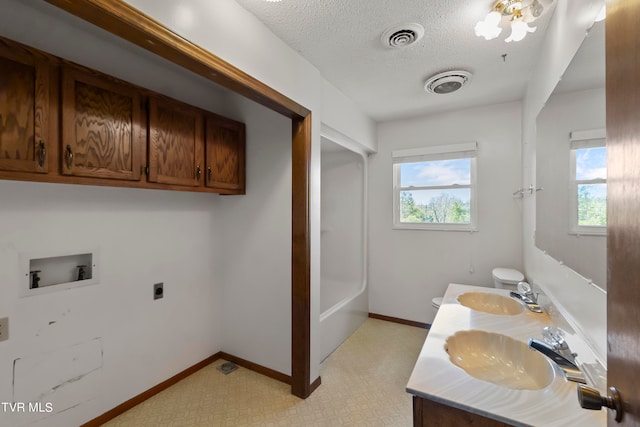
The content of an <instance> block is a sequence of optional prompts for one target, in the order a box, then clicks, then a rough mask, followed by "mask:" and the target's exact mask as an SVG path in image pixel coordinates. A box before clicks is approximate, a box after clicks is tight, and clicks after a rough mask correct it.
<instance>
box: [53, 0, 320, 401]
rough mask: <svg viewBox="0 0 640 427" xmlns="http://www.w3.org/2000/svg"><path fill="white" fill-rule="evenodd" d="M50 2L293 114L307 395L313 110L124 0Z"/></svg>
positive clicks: (295, 237)
mask: <svg viewBox="0 0 640 427" xmlns="http://www.w3.org/2000/svg"><path fill="white" fill-rule="evenodd" d="M45 1H46V2H47V3H50V4H52V5H54V6H56V7H58V8H60V9H62V10H64V11H66V12H69V13H71V14H72V15H75V16H77V17H78V18H80V19H82V20H84V21H87V22H90V23H91V24H94V25H96V26H97V27H99V28H102V29H103V30H106V31H108V32H110V33H112V34H114V35H116V36H118V37H120V38H122V39H125V40H127V41H129V42H131V43H133V44H135V45H138V46H140V47H142V48H143V49H145V50H148V51H150V52H152V53H154V54H156V55H158V56H160V57H162V58H164V59H167V60H169V61H171V62H173V63H175V64H178V65H180V66H182V67H184V68H185V69H187V70H190V71H192V72H194V73H196V74H198V75H201V76H203V77H204V78H206V79H208V80H210V81H212V82H215V83H217V84H219V85H220V86H222V87H225V88H227V89H229V90H231V91H233V92H235V93H237V94H239V95H242V96H245V97H247V98H249V99H251V100H253V101H255V102H257V103H258V104H261V105H263V106H265V107H267V108H269V109H271V110H273V111H276V112H278V113H280V114H282V115H284V116H286V117H289V118H291V120H292V138H291V143H292V155H291V157H292V165H293V172H292V212H291V214H292V216H291V218H292V219H291V227H292V236H291V250H292V256H291V259H292V265H291V306H292V311H291V355H292V359H291V392H292V393H293V394H294V395H296V396H298V397H301V398H306V397H308V396H309V395H310V394H311V393H312V392H313V390H314V389H315V388H316V387H317V386H318V385H319V384H320V379H319V378H318V379H316V380H315V381H314V382H313V383H311V347H310V342H311V327H310V325H311V292H310V290H311V286H310V284H311V278H310V271H311V269H310V265H311V243H310V242H311V238H310V221H309V219H310V203H309V200H310V199H309V195H310V168H311V161H310V159H311V111H310V110H308V109H307V108H305V107H303V106H302V105H300V104H298V103H297V102H295V101H293V100H291V99H290V98H288V97H286V96H284V95H283V94H281V93H279V92H278V91H276V90H275V89H273V88H271V87H269V86H267V85H266V84H264V83H262V82H261V81H259V80H257V79H255V78H253V77H251V76H250V75H248V74H247V73H245V72H243V71H242V70H240V69H238V68H236V67H234V66H233V65H231V64H229V63H228V62H226V61H224V60H222V59H221V58H219V57H217V56H216V55H214V54H212V53H211V52H209V51H207V50H205V49H203V48H201V47H200V46H197V45H196V44H194V43H192V42H190V41H188V40H186V39H184V38H182V37H180V36H179V35H177V34H176V33H174V32H172V31H171V30H169V29H168V28H167V27H165V26H163V25H162V24H160V23H159V22H157V21H156V20H154V19H153V18H151V17H149V16H147V15H145V14H144V13H142V12H141V11H139V10H137V9H135V8H134V7H132V6H130V5H129V4H127V3H125V2H123V1H121V0H74V1H69V0H45Z"/></svg>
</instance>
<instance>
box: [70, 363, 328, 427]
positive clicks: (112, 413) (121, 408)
mask: <svg viewBox="0 0 640 427" xmlns="http://www.w3.org/2000/svg"><path fill="white" fill-rule="evenodd" d="M220 359H224V360H228V361H229V362H233V363H235V364H236V365H240V366H242V367H244V368H247V369H250V370H252V371H255V372H257V373H259V374H262V375H264V376H267V377H269V378H273V379H274V380H277V381H281V382H283V383H285V384H291V377H290V376H289V375H286V374H283V373H281V372H278V371H274V370H273V369H269V368H267V367H264V366H261V365H258V364H257V363H253V362H249V361H248V360H245V359H242V358H240V357H236V356H233V355H231V354H229V353H225V352H223V351H219V352H217V353H216V354H214V355H213V356H210V357H207V358H206V359H204V360H203V361H201V362H198V363H196V364H195V365H193V366H191V367H189V368H187V369H185V370H184V371H182V372H180V373H178V374H176V375H174V376H172V377H171V378H169V379H168V380H165V381H163V382H161V383H160V384H158V385H156V386H154V387H151V388H150V389H149V390H147V391H144V392H142V393H140V394H139V395H137V396H134V397H132V398H131V399H129V400H127V401H126V402H123V403H121V404H120V405H118V406H116V407H115V408H113V409H111V410H109V411H107V412H105V413H104V414H102V415H100V416H98V417H97V418H94V419H92V420H91V421H88V422H86V423H84V424H82V426H81V427H99V426H101V425H103V424H105V423H106V422H107V421H110V420H112V419H114V418H115V417H117V416H118V415H121V414H124V413H125V412H127V411H128V410H129V409H131V408H133V407H134V406H136V405H139V404H140V403H142V402H144V401H145V400H147V399H149V398H151V397H153V396H155V395H156V394H158V393H160V392H161V391H163V390H166V389H168V388H169V387H171V386H172V385H174V384H176V383H177V382H179V381H181V380H183V379H185V378H187V377H188V376H189V375H191V374H194V373H195V372H197V371H199V370H200V369H202V368H204V367H205V366H208V365H210V364H212V363H213V362H215V361H216V360H220ZM316 383H317V384H316ZM319 385H320V377H318V379H317V380H316V381H315V382H314V383H313V384H312V389H313V390H315V389H316V388H317V387H318V386H319Z"/></svg>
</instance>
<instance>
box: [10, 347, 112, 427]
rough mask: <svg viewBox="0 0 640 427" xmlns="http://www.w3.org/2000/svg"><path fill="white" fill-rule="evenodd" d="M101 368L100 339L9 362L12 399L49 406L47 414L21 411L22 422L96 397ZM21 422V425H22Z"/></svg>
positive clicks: (52, 413)
mask: <svg viewBox="0 0 640 427" xmlns="http://www.w3.org/2000/svg"><path fill="white" fill-rule="evenodd" d="M102 367H103V343H102V338H94V339H91V340H90V341H87V342H84V343H80V344H75V345H72V346H69V347H65V348H61V349H58V350H54V351H51V352H47V353H39V354H34V355H29V356H26V357H21V358H16V359H15V360H14V361H13V400H14V402H25V403H29V402H33V403H36V402H39V403H42V404H47V405H51V407H52V411H51V413H44V414H42V413H34V414H24V417H20V421H21V422H25V424H28V423H33V422H35V421H37V420H39V419H42V418H45V417H48V416H52V415H55V414H57V413H60V412H63V411H66V410H68V409H70V408H73V407H75V406H78V405H80V404H82V403H84V402H87V401H89V400H93V399H94V398H95V397H96V393H97V392H98V390H100V387H99V385H100V374H101V372H102ZM25 424H21V425H25Z"/></svg>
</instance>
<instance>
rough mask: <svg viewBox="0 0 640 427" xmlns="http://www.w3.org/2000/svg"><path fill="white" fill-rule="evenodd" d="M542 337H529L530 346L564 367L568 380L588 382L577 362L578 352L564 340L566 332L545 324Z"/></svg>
mask: <svg viewBox="0 0 640 427" xmlns="http://www.w3.org/2000/svg"><path fill="white" fill-rule="evenodd" d="M542 339H543V340H544V341H540V340H537V339H535V338H529V348H530V349H532V350H536V351H539V352H540V353H542V354H544V355H545V356H547V357H548V358H549V359H551V360H553V361H554V362H555V363H556V364H557V365H558V366H559V367H560V369H562V372H563V373H564V376H565V378H566V379H567V380H568V381H573V382H577V383H583V384H586V383H587V381H586V379H585V377H584V374H583V373H582V372H581V371H580V368H578V365H577V364H576V356H577V354H575V353H572V352H571V350H570V349H569V346H568V345H567V342H566V341H565V340H564V334H563V333H562V331H560V330H559V329H557V328H554V327H553V326H545V327H544V329H542Z"/></svg>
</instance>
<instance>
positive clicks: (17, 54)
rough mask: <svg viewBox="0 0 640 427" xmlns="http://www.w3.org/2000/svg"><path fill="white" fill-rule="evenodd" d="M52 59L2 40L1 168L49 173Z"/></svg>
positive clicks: (13, 170) (0, 67)
mask: <svg viewBox="0 0 640 427" xmlns="http://www.w3.org/2000/svg"><path fill="white" fill-rule="evenodd" d="M50 75H51V65H50V59H49V58H48V57H47V56H46V55H44V54H42V53H40V52H37V51H33V50H31V49H28V48H26V47H25V46H22V45H19V44H17V43H11V42H9V41H5V40H3V39H0V171H12V172H35V173H47V172H48V169H49V168H48V161H47V160H48V159H47V155H48V152H49V148H50V145H51V144H52V143H55V142H54V141H52V140H51V135H52V133H53V132H52V131H51V128H50V126H51V122H52V121H51V118H50V114H49V96H50V90H51V82H50Z"/></svg>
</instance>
